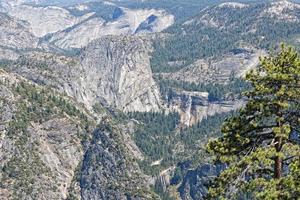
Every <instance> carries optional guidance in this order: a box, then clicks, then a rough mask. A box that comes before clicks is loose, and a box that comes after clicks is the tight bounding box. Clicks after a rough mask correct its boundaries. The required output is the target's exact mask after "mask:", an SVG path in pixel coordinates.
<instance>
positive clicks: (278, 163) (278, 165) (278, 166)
mask: <svg viewBox="0 0 300 200" xmlns="http://www.w3.org/2000/svg"><path fill="white" fill-rule="evenodd" d="M275 143H276V144H275V148H276V152H280V151H281V147H282V138H281V137H277V138H275ZM281 177H282V158H281V157H279V156H276V157H275V166H274V178H275V179H279V178H281Z"/></svg>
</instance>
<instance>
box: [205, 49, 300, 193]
mask: <svg viewBox="0 0 300 200" xmlns="http://www.w3.org/2000/svg"><path fill="white" fill-rule="evenodd" d="M246 80H247V81H249V82H250V83H251V85H252V89H251V90H250V91H247V92H245V93H244V95H245V96H246V97H247V99H248V101H247V103H246V105H245V107H244V108H242V109H241V110H240V112H239V113H238V114H237V115H236V116H234V117H231V118H228V119H226V120H225V122H224V124H223V126H222V133H223V135H222V137H220V138H218V139H215V140H211V141H210V142H209V143H208V145H207V150H208V152H210V153H212V154H213V155H214V156H215V160H216V161H218V162H222V163H224V165H225V166H226V169H225V170H224V171H223V172H222V173H221V174H220V175H219V176H218V177H217V178H216V179H215V181H213V183H212V184H211V187H210V189H209V195H208V196H209V197H210V198H211V199H235V198H241V197H242V198H243V197H244V198H245V197H248V198H250V199H297V198H299V197H300V137H299V135H300V58H299V56H298V53H297V51H296V50H294V49H293V48H291V47H286V46H284V45H282V48H281V51H280V52H278V53H276V54H275V55H273V56H270V57H264V58H261V62H260V65H259V66H258V67H257V68H256V69H254V70H251V71H250V72H249V73H248V74H247V75H246Z"/></svg>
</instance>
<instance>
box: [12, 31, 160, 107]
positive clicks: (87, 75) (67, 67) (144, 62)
mask: <svg viewBox="0 0 300 200" xmlns="http://www.w3.org/2000/svg"><path fill="white" fill-rule="evenodd" d="M150 51H151V45H150V42H149V41H148V40H147V39H143V38H142V37H131V36H124V37H113V36H111V37H105V38H101V39H99V40H97V41H95V42H93V43H92V44H90V45H89V46H88V47H87V48H85V49H84V50H82V52H81V53H80V55H79V56H78V58H70V57H65V56H57V55H53V54H49V53H48V54H47V53H39V52H35V53H28V54H25V55H24V57H26V59H25V58H24V57H23V58H22V57H21V58H20V59H19V60H18V61H17V62H15V65H14V67H12V68H11V70H12V71H15V72H17V73H19V74H22V75H23V76H25V77H27V78H28V79H30V80H33V81H35V82H37V83H41V84H45V85H49V86H53V87H55V88H58V89H59V90H60V91H61V92H65V93H66V94H67V95H69V96H71V97H74V98H75V99H76V100H77V101H78V102H81V103H84V104H85V105H86V106H87V107H88V108H92V107H93V106H94V105H95V104H96V103H100V104H102V105H105V106H110V107H113V108H117V109H119V110H122V111H125V112H127V111H141V112H143V111H144V112H147V111H158V110H160V108H161V99H160V93H159V90H158V87H157V85H156V83H155V81H154V80H153V78H152V72H151V69H150V61H149V59H150V58H149V56H150V55H149V54H150Z"/></svg>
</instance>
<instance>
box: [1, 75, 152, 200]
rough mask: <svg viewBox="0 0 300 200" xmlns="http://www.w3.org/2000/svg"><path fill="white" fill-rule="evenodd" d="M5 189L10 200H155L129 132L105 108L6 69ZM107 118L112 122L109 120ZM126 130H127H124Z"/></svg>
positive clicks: (3, 123)
mask: <svg viewBox="0 0 300 200" xmlns="http://www.w3.org/2000/svg"><path fill="white" fill-rule="evenodd" d="M0 94H1V98H0V105H1V109H0V119H1V124H0V134H1V141H0V145H1V152H0V154H1V163H0V164H1V173H0V178H1V188H0V194H1V197H3V198H4V199H66V198H67V197H69V198H75V199H77V198H78V199H91V198H95V199H103V200H104V199H115V198H117V199H127V198H134V197H136V198H139V199H143V198H146V199H149V198H150V197H151V196H152V194H151V193H149V190H148V186H147V183H146V181H145V179H144V177H143V175H142V174H141V173H140V170H139V168H138V166H137V164H136V162H135V157H134V156H132V154H133V153H132V152H131V150H130V149H129V148H128V146H126V145H125V142H128V143H130V141H129V140H128V138H127V139H125V135H124V133H123V132H125V130H123V129H124V128H126V126H125V127H123V128H122V127H120V126H119V125H118V124H116V123H115V122H114V120H113V119H112V118H111V117H109V116H108V115H107V114H106V113H105V111H104V109H102V110H103V111H102V113H99V114H98V115H97V116H98V117H100V118H99V120H100V121H101V123H100V124H99V125H98V126H95V121H94V120H93V117H94V116H92V115H91V114H89V113H88V112H86V111H85V110H84V109H83V108H82V107H81V106H78V105H77V104H76V103H75V102H73V101H72V100H70V99H69V98H67V97H64V96H61V95H60V94H59V93H57V92H54V91H52V90H49V89H46V88H44V87H40V86H38V85H36V84H34V83H32V82H29V81H27V80H25V79H24V78H21V77H19V76H16V75H13V74H9V73H6V72H4V71H3V70H0ZM105 116H106V117H105ZM121 130H122V131H121Z"/></svg>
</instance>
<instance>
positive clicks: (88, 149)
mask: <svg viewBox="0 0 300 200" xmlns="http://www.w3.org/2000/svg"><path fill="white" fill-rule="evenodd" d="M299 3H300V2H298V3H297V2H295V1H247V0H240V1H236V2H227V1H221V0H214V1H194V0H188V1H186V2H185V1H177V0H167V1H141V2H135V1H131V0H122V1H101V0H100V1H88V2H84V1H81V0H78V1H77V0H74V1H70V2H68V3H66V2H64V1H63V0H62V1H51V0H40V1H34V0H33V1H31V0H15V1H8V0H0V42H1V43H0V94H1V95H0V96H1V97H0V105H1V107H0V119H1V120H0V136H1V141H0V146H1V152H0V158H1V159H0V160H1V162H0V166H1V169H2V171H1V174H0V179H1V187H0V196H1V197H4V199H68V200H71V199H72V200H73V199H82V200H85V199H86V200H88V199H103V200H106V199H108V200H110V199H118V200H119V199H120V200H123V199H134V200H135V199H136V200H139V199H162V200H170V199H176V200H177V199H182V200H187V199H192V200H201V199H204V198H205V195H206V194H207V192H208V188H207V187H206V185H207V184H208V183H209V181H210V180H212V178H213V177H215V176H216V175H218V174H219V173H220V172H221V171H222V170H223V169H224V166H222V165H216V164H213V163H212V157H211V156H210V155H209V154H208V153H207V151H206V144H207V142H208V141H209V140H210V139H211V138H217V137H219V136H220V135H221V130H220V127H221V125H222V123H223V122H224V120H225V119H226V118H228V117H229V116H233V115H235V113H236V112H237V111H238V110H239V109H241V108H243V107H244V105H245V104H246V99H245V97H244V96H243V95H242V93H243V92H244V91H245V90H247V89H249V88H251V85H250V84H249V83H248V82H246V81H245V79H244V78H245V76H246V72H248V71H249V70H251V69H254V68H256V67H257V66H258V65H259V62H260V57H264V56H267V55H271V54H272V52H273V51H275V50H276V49H278V47H279V46H280V43H282V42H285V43H287V44H290V45H293V46H295V47H296V48H297V49H300V45H299V44H300V43H299V41H298V40H299V39H298V38H299V35H300V4H299Z"/></svg>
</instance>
